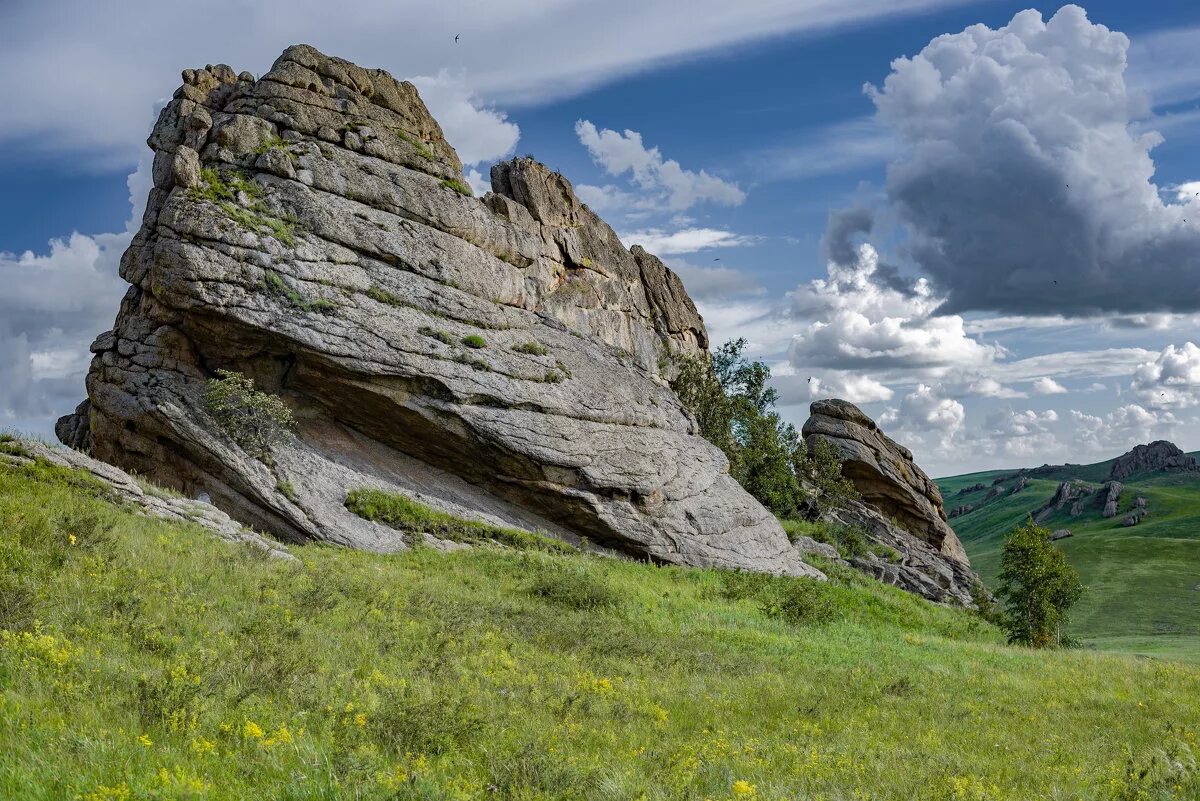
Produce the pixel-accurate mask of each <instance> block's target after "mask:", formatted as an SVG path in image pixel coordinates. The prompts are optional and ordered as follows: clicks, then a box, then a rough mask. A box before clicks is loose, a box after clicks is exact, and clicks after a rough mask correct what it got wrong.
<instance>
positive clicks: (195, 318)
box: [58, 45, 821, 577]
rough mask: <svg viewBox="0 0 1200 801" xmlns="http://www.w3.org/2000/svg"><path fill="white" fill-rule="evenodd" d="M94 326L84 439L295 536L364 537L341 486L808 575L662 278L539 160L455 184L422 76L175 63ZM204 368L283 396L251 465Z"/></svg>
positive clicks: (66, 426) (66, 422)
mask: <svg viewBox="0 0 1200 801" xmlns="http://www.w3.org/2000/svg"><path fill="white" fill-rule="evenodd" d="M148 143H149V145H150V147H151V148H152V149H153V150H154V151H155V158H154V170H153V177H154V188H153V189H152V190H151V192H150V196H149V199H148V202H147V206H146V214H145V217H144V221H143V225H142V227H141V230H139V231H138V233H137V235H136V236H135V238H134V240H133V243H132V244H131V246H130V248H129V250H128V251H127V252H126V253H125V254H124V257H123V258H122V262H121V275H122V277H124V278H125V280H126V281H128V282H129V283H130V284H131V286H130V289H129V291H128V292H127V294H126V295H125V298H124V300H123V301H122V303H121V308H120V311H119V313H118V314H117V319H116V324H115V326H114V328H113V330H112V331H108V332H105V333H103V334H101V335H100V336H99V337H97V339H96V341H95V342H94V343H93V345H92V351H93V353H94V354H95V356H94V358H93V361H92V365H91V369H90V371H89V374H88V378H87V387H88V399H87V400H86V401H85V402H84V403H83V404H81V406H80V407H79V409H77V410H76V413H75V414H73V415H68V416H67V417H65V418H64V419H62V420H61V421H60V423H59V426H58V433H59V436H60V438H61V439H62V440H63V441H64V442H65V443H67V444H69V445H72V446H74V447H78V448H86V449H90V451H91V453H92V454H93V455H94V456H96V457H98V458H100V459H102V460H104V461H106V462H109V463H112V464H115V465H119V466H121V467H124V468H127V469H130V470H136V471H138V472H139V473H142V474H144V475H147V476H150V477H151V478H153V479H154V480H155V481H157V482H159V483H161V484H164V485H167V486H170V487H172V488H175V489H177V490H179V491H181V492H183V493H185V494H187V495H188V496H191V497H196V496H198V495H200V494H204V495H206V496H209V497H211V498H212V500H213V502H214V503H215V504H216V505H217V506H218V507H220V508H222V509H224V510H225V511H227V512H228V513H229V514H230V515H232V516H233V517H234V518H236V519H238V520H240V521H241V522H243V523H245V524H247V525H250V526H253V527H255V528H257V529H259V530H262V531H266V532H270V533H272V534H275V535H276V536H278V537H280V538H282V539H285V540H291V541H304V540H320V541H326V542H332V543H337V544H342V545H348V546H353V547H359V548H367V549H373V550H380V551H388V550H395V549H401V548H405V547H408V544H409V538H408V536H407V535H406V534H404V533H401V532H398V531H395V530H393V529H391V528H388V527H386V526H384V525H380V524H377V523H374V522H371V521H368V520H364V519H362V518H360V517H357V516H355V515H354V514H352V513H351V512H350V511H349V510H348V509H347V508H346V505H345V502H346V498H347V493H348V492H349V491H350V490H353V489H355V488H359V487H370V488H377V489H383V490H388V491H391V492H397V493H401V494H404V495H408V496H410V497H413V498H416V499H418V500H420V501H421V502H423V503H426V504H428V505H430V506H433V507H435V508H437V509H441V510H444V511H447V512H450V513H452V514H456V515H459V516H462V517H468V518H472V519H482V520H486V521H490V522H495V523H499V524H503V525H506V526H513V527H518V528H524V529H528V530H536V531H542V532H545V533H547V534H549V535H551V536H555V537H560V538H562V539H565V540H568V541H571V542H581V541H582V539H583V538H586V540H587V541H588V542H589V543H591V544H592V545H593V546H594V547H600V548H607V549H612V550H614V551H617V552H620V553H625V554H629V555H633V556H636V557H640V558H649V559H653V560H656V561H661V562H668V563H676V564H685V565H720V566H725V567H736V568H746V569H752V570H761V571H769V572H774V573H785V574H793V575H809V576H814V577H820V576H821V573H820V571H818V570H817V569H815V568H813V567H810V566H809V565H807V564H806V563H805V562H804V561H803V560H802V557H801V554H800V553H799V552H798V551H797V550H796V549H795V547H793V546H792V544H791V543H790V542H789V541H788V539H787V537H786V535H785V534H784V532H783V530H782V528H781V527H780V525H779V523H778V521H776V520H775V519H774V518H773V517H772V516H771V515H770V514H769V513H768V512H767V511H766V510H765V509H764V508H763V507H762V506H761V505H760V504H759V503H758V502H757V501H755V500H754V499H753V498H752V497H751V496H750V495H749V494H748V493H746V492H745V491H744V490H743V489H742V488H741V487H740V486H739V485H738V484H737V482H736V481H735V480H734V479H733V478H732V477H731V476H730V475H729V472H728V464H727V461H726V459H725V457H724V455H723V454H722V453H721V452H720V451H719V450H718V449H717V448H715V447H714V446H712V445H711V444H710V443H708V442H707V441H705V440H704V439H703V438H702V437H700V436H699V435H698V433H697V427H696V423H695V421H694V420H693V419H692V418H691V417H690V415H689V414H688V413H687V412H686V411H685V410H684V409H683V408H682V406H681V405H680V402H679V400H678V398H677V397H676V396H675V394H674V392H673V391H672V390H671V389H670V387H669V386H668V379H669V378H670V377H671V375H672V370H673V367H672V357H673V356H674V355H676V354H700V353H702V352H703V351H704V350H705V349H706V348H707V345H708V335H707V333H706V331H705V328H704V323H703V321H702V320H701V318H700V316H699V314H697V312H696V309H695V306H694V305H693V303H692V301H691V300H690V299H689V297H688V295H687V292H686V291H685V290H684V287H683V284H682V282H681V281H680V280H679V278H678V276H676V275H675V274H674V273H673V272H671V271H670V270H669V269H667V267H666V266H665V265H663V263H662V262H661V261H659V260H658V259H657V258H655V257H654V256H653V255H651V254H650V253H647V252H646V251H644V250H643V249H641V248H640V247H634V248H632V249H627V248H625V247H624V246H623V245H622V244H621V242H620V240H619V239H618V238H617V236H616V234H615V233H614V232H613V230H612V229H611V228H610V227H609V226H608V225H606V224H605V223H604V222H603V221H602V220H600V219H599V218H598V217H597V216H596V215H595V214H594V213H592V211H591V210H590V209H588V207H587V206H585V205H583V204H582V203H580V202H579V200H578V199H577V198H576V196H575V194H574V191H573V189H572V187H571V184H570V183H569V182H568V181H567V180H566V179H565V178H563V177H562V176H561V175H558V174H556V173H553V172H551V171H550V170H548V169H547V168H546V167H544V166H543V165H541V164H539V163H538V162H536V161H533V160H532V159H515V160H512V161H510V162H507V163H504V164H500V165H497V166H496V167H495V168H494V169H493V170H492V175H491V178H492V190H493V191H492V192H491V193H489V194H487V195H486V196H485V197H484V198H482V199H479V198H475V197H472V196H471V191H470V189H469V188H468V187H467V185H466V182H465V179H464V176H463V174H462V165H461V163H460V161H459V159H458V156H457V155H456V154H455V152H454V149H453V148H452V147H451V146H450V145H449V144H448V143H447V142H446V140H445V138H444V137H443V135H442V131H441V129H440V127H439V126H438V124H437V122H436V121H435V120H434V119H433V118H432V117H431V116H430V115H429V113H428V111H427V110H426V108H425V105H424V104H423V103H422V102H421V99H420V97H419V96H418V94H417V91H416V89H415V88H414V87H413V86H412V85H411V84H408V83H406V82H401V81H397V80H395V79H393V78H392V77H391V76H389V75H388V74H387V73H386V72H383V71H381V70H368V69H363V68H360V67H358V66H355V65H354V64H351V63H349V62H346V61H343V60H340V59H336V58H331V57H328V56H325V55H323V54H322V53H319V52H318V51H316V50H315V49H313V48H311V47H308V46H303V45H300V46H294V47H290V48H288V49H287V50H286V51H285V52H284V53H283V55H282V56H280V58H279V59H278V60H277V61H276V62H275V64H274V65H273V66H272V68H271V70H270V71H269V72H268V73H267V74H266V75H264V76H262V77H261V78H260V79H257V80H256V79H255V78H254V76H252V75H250V74H249V73H241V74H238V73H236V72H235V71H234V70H232V69H231V68H229V67H227V66H224V65H216V66H209V67H206V68H204V69H198V70H186V71H185V72H184V73H183V85H182V86H181V87H180V88H179V90H178V91H177V92H176V93H175V96H174V99H173V100H171V102H170V103H168V104H167V106H166V107H165V108H164V109H163V111H162V113H161V114H160V116H159V120H158V123H157V124H156V125H155V127H154V130H153V132H152V133H151V135H150V138H149V140H148ZM218 369H227V370H233V371H237V372H240V373H243V374H244V375H246V376H249V377H251V378H252V379H254V381H255V382H256V384H257V386H258V387H259V388H261V389H263V390H265V391H267V392H271V393H274V394H277V395H279V396H281V397H282V398H283V399H284V401H285V402H286V403H287V405H288V406H289V407H290V408H291V410H292V411H293V413H294V415H295V417H296V419H297V421H298V427H297V431H296V435H295V436H294V437H293V438H292V439H291V440H290V441H289V442H288V443H287V444H285V445H283V446H280V447H277V448H275V449H274V451H273V452H272V453H271V458H270V459H269V460H266V461H260V460H259V459H256V458H253V457H252V456H251V455H250V454H248V453H246V452H245V451H243V450H242V448H240V447H239V445H238V444H237V443H236V442H235V441H233V440H232V439H231V437H230V436H229V435H228V434H227V433H226V432H225V431H223V430H222V429H221V427H220V426H219V425H218V424H217V423H216V421H215V420H214V419H213V418H212V417H211V416H210V415H209V414H208V412H207V410H206V407H205V405H204V402H203V393H204V390H205V387H206V382H207V381H208V379H210V378H211V377H213V375H214V373H215V372H216V371H217V370H218Z"/></svg>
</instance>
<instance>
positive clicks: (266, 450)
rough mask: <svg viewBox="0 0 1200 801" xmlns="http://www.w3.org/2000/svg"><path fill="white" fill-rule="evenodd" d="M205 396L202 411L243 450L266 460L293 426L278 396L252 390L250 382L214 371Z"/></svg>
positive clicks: (231, 374) (293, 422) (289, 411)
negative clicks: (213, 376)
mask: <svg viewBox="0 0 1200 801" xmlns="http://www.w3.org/2000/svg"><path fill="white" fill-rule="evenodd" d="M217 376H218V377H217V378H212V379H209V381H208V387H207V389H206V391H205V393H204V408H205V409H206V410H207V411H208V413H209V414H210V415H212V416H213V419H215V420H216V421H217V424H218V425H220V426H221V428H222V429H223V430H224V431H225V433H226V434H228V435H229V436H230V437H231V438H232V439H233V441H234V442H236V443H237V444H238V445H239V446H241V448H242V450H244V451H246V453H248V454H250V455H251V456H253V457H255V458H256V459H266V458H268V457H269V456H270V454H271V448H272V447H274V446H276V445H278V444H280V443H282V442H283V441H284V440H285V439H286V438H287V433H288V431H289V430H291V429H292V428H294V427H295V420H294V419H293V418H292V411H291V409H289V408H288V407H287V406H285V405H284V403H283V400H282V399H281V398H280V397H279V396H278V395H272V394H271V393H269V392H261V391H259V390H257V389H255V388H254V381H253V379H250V378H247V377H246V376H244V375H242V374H241V373H238V372H233V371H231V370H217Z"/></svg>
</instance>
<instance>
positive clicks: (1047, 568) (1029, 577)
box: [996, 519, 1083, 648]
mask: <svg viewBox="0 0 1200 801" xmlns="http://www.w3.org/2000/svg"><path fill="white" fill-rule="evenodd" d="M996 594H997V596H999V597H1000V598H1001V599H1003V601H1004V607H1005V615H1004V627H1005V628H1006V629H1007V630H1008V641H1009V642H1011V643H1020V644H1022V645H1031V646H1033V647H1034V648H1047V647H1054V646H1059V645H1061V644H1062V640H1063V628H1064V627H1065V626H1066V623H1067V612H1068V611H1069V610H1070V608H1071V606H1073V605H1074V604H1075V602H1076V601H1078V600H1079V598H1080V596H1081V595H1083V585H1082V584H1081V583H1080V581H1079V574H1078V573H1076V572H1075V569H1074V568H1072V567H1071V566H1070V565H1068V564H1067V559H1066V557H1065V556H1064V555H1063V552H1062V551H1061V550H1059V549H1058V548H1056V547H1055V546H1054V545H1053V544H1051V542H1050V530H1049V529H1047V528H1043V527H1042V526H1039V525H1038V524H1036V523H1034V522H1033V520H1032V519H1029V520H1027V521H1026V522H1025V525H1023V526H1020V527H1019V528H1017V529H1015V530H1014V531H1013V533H1012V534H1011V535H1010V536H1009V538H1008V539H1007V540H1006V541H1005V543H1004V550H1003V552H1002V553H1001V555H1000V584H999V589H998V590H997V593H996Z"/></svg>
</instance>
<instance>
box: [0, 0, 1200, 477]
mask: <svg viewBox="0 0 1200 801" xmlns="http://www.w3.org/2000/svg"><path fill="white" fill-rule="evenodd" d="M68 5H70V4H69V3H68ZM75 5H76V6H77V8H76V9H75V12H74V13H67V14H63V13H61V11H62V10H61V9H59V10H58V11H56V12H54V13H53V14H52V13H51V12H50V11H48V10H47V9H46V8H45V7H44V4H37V3H26V2H21V1H20V0H18V2H15V3H8V4H6V5H5V6H4V8H3V9H0V68H3V69H4V70H5V73H6V74H7V75H9V76H11V77H10V80H9V81H8V82H7V84H8V85H7V86H6V87H4V88H0V108H5V109H6V111H5V112H4V113H3V114H0V186H2V187H4V189H3V191H2V192H0V287H4V288H3V289H0V427H16V428H21V429H25V430H33V431H37V432H40V433H49V432H50V431H52V427H53V420H54V418H55V417H57V416H58V415H60V414H63V413H65V412H67V411H69V410H70V408H71V407H72V406H73V405H74V403H75V402H77V401H78V400H79V399H82V397H83V394H84V390H83V385H82V376H83V372H84V370H85V368H86V364H87V353H86V346H87V344H88V342H89V341H90V340H91V338H92V337H93V336H94V335H95V334H97V333H99V332H100V331H102V330H104V329H106V328H108V327H109V326H111V321H112V317H113V316H114V314H115V311H116V303H117V302H118V300H119V298H120V295H121V294H122V293H123V291H124V286H123V284H122V283H121V282H120V281H119V279H117V278H116V277H115V270H116V261H117V258H118V257H119V255H120V251H121V249H123V247H124V245H125V243H126V242H127V240H128V236H129V233H130V231H131V230H133V229H135V228H136V215H137V206H138V204H140V202H141V200H142V199H143V198H144V194H145V190H146V188H147V184H148V182H147V180H146V173H145V169H146V167H147V165H145V164H144V163H143V164H142V171H141V172H140V173H138V172H137V169H138V166H139V158H140V157H141V156H143V155H144V154H145V153H148V151H147V150H146V148H145V147H144V138H145V134H146V132H147V131H148V129H149V126H150V124H151V122H152V120H153V115H154V109H155V106H156V103H159V102H161V100H162V99H163V98H165V97H168V96H169V95H170V92H171V91H172V90H173V89H174V87H175V85H176V84H177V83H178V73H179V71H180V70H181V69H183V68H185V67H189V66H200V65H203V64H204V63H216V62H219V61H225V62H228V63H230V64H232V65H233V66H234V68H235V69H238V70H241V69H249V70H250V71H252V72H255V73H257V74H261V73H262V72H264V71H265V70H266V69H267V67H268V66H269V64H270V62H271V61H272V60H273V59H274V57H275V56H276V55H278V53H279V51H281V50H282V49H283V47H284V46H286V45H287V44H289V43H291V42H295V41H305V42H309V43H311V44H313V45H315V46H317V47H318V48H320V49H322V50H324V51H326V52H329V53H332V54H336V55H340V56H343V57H345V58H349V59H351V60H354V61H356V62H358V63H361V64H364V65H369V66H381V67H384V68H386V69H388V70H389V71H391V72H392V73H393V74H395V75H398V76H407V77H411V78H413V79H414V80H415V81H416V82H417V84H418V86H419V87H420V88H421V90H422V94H423V96H425V97H426V99H427V102H428V103H429V105H430V107H431V109H432V110H433V111H434V113H435V115H436V116H438V118H439V119H440V120H441V121H442V123H443V127H445V129H446V132H447V136H448V137H449V138H450V141H451V143H452V144H454V145H455V146H456V147H457V148H458V149H459V151H460V154H462V155H463V157H464V161H467V162H474V163H472V164H471V165H469V166H470V168H471V170H473V171H474V172H475V173H476V174H475V175H473V177H474V178H475V183H476V185H479V184H480V176H482V175H486V173H487V166H488V165H489V164H490V163H491V162H492V161H494V160H496V159H498V158H501V157H503V156H505V155H508V154H511V153H513V152H516V153H527V152H530V153H533V154H535V155H536V156H537V157H538V158H539V159H540V160H542V161H544V162H546V163H547V164H549V165H550V166H551V167H553V168H555V169H558V170H560V171H561V172H563V173H564V174H565V175H566V176H567V177H568V178H569V179H571V181H572V182H573V183H574V184H575V185H576V187H577V189H578V191H579V192H580V194H581V195H582V196H584V197H585V199H587V200H588V201H589V202H591V203H592V205H593V206H594V207H595V208H597V210H598V211H599V212H600V213H601V214H602V216H604V217H605V219H607V220H608V221H609V222H610V223H611V224H612V225H613V227H614V228H616V229H617V231H618V232H619V233H621V234H622V236H623V237H625V238H626V240H627V243H628V244H633V243H634V242H639V241H640V242H642V243H643V244H646V245H647V247H648V248H649V249H651V250H655V251H657V252H659V253H660V255H662V256H663V257H664V259H666V260H667V261H668V263H670V264H672V265H673V266H674V267H676V269H677V270H678V271H679V272H680V273H681V275H683V277H684V280H685V283H686V284H687V285H688V287H689V290H690V291H691V292H692V294H693V296H694V297H695V298H696V299H697V301H698V303H699V305H700V307H701V310H702V312H703V313H704V314H705V318H706V320H707V321H708V323H709V326H710V329H711V332H712V333H713V335H714V337H715V338H716V339H717V340H718V341H720V340H721V339H724V338H729V337H733V336H745V337H747V338H748V340H749V341H750V348H751V352H752V354H753V355H754V356H755V357H757V358H762V359H763V360H765V361H767V362H768V363H770V364H771V365H772V367H773V369H774V371H775V372H776V374H777V376H778V386H779V388H780V391H781V396H782V398H783V402H784V412H785V414H786V415H787V416H788V417H789V418H790V419H793V420H794V421H795V422H797V423H801V422H803V420H804V418H805V417H806V408H807V403H808V402H809V401H810V400H811V399H813V398H814V397H819V396H828V395H838V396H843V397H848V398H849V399H851V400H854V401H856V402H859V403H860V404H861V405H862V406H863V407H864V408H865V409H866V410H867V411H868V413H870V414H872V415H873V416H875V417H876V418H877V419H880V420H881V421H882V422H883V424H884V426H885V428H886V430H888V431H889V432H890V433H892V434H893V435H894V436H895V438H897V439H898V440H900V441H902V442H904V443H905V444H908V445H910V446H911V447H912V449H913V450H914V452H915V453H916V455H917V457H918V460H919V461H920V462H921V463H922V464H923V465H924V466H926V468H927V469H928V470H929V471H930V472H932V473H938V474H947V473H954V472H963V471H966V470H973V469H982V468H987V467H1000V466H1013V465H1025V464H1034V463H1037V464H1040V463H1042V462H1045V461H1051V462H1054V461H1064V460H1071V461H1089V460H1093V459H1096V458H1105V457H1107V456H1110V455H1115V454H1116V453H1119V452H1121V451H1123V450H1126V449H1127V448H1128V447H1131V446H1132V445H1133V444H1136V443H1137V442H1142V441H1147V440H1149V439H1152V438H1169V439H1173V440H1174V441H1176V442H1177V443H1178V444H1180V445H1182V446H1183V447H1185V448H1187V449H1195V448H1200V433H1197V432H1200V429H1198V428H1197V427H1196V423H1197V422H1200V421H1198V420H1197V409H1198V408H1200V349H1197V348H1196V347H1195V346H1194V345H1191V344H1190V343H1192V342H1195V341H1196V340H1197V339H1198V334H1197V331H1196V321H1197V319H1200V318H1197V316H1196V313H1197V312H1200V294H1198V287H1200V275H1198V266H1200V262H1198V261H1197V259H1198V258H1200V201H1197V203H1196V204H1191V203H1188V202H1186V201H1187V199H1188V198H1189V197H1191V196H1195V197H1198V198H1200V195H1196V194H1195V192H1193V191H1191V190H1190V189H1189V188H1188V187H1186V186H1185V185H1186V184H1188V182H1191V181H1198V180H1200V165H1197V164H1196V163H1195V159H1194V155H1193V154H1194V153H1195V152H1196V145H1197V143H1198V139H1200V63H1197V62H1195V59H1194V58H1193V57H1192V56H1193V54H1194V53H1195V52H1196V48H1197V46H1200V7H1197V6H1196V5H1195V4H1194V3H1192V2H1175V1H1174V0H1158V1H1157V2H1153V3H1138V4H1131V3H1128V2H1115V0H1109V1H1108V2H1093V3H1086V4H1083V7H1082V8H1074V9H1064V10H1063V11H1062V12H1059V8H1060V4H1051V5H1038V6H1033V8H1036V9H1037V11H1039V12H1040V14H1041V16H1040V17H1039V16H1037V15H1032V16H1031V15H1029V14H1021V12H1023V11H1024V10H1025V9H1028V8H1030V7H1031V6H1030V4H1028V3H1009V2H943V1H942V0H904V1H903V2H894V1H892V0H889V2H883V1H882V0H861V2H857V3H832V2H828V1H827V0H824V1H823V0H797V1H796V2H793V3H783V4H780V3H745V4H724V3H716V2H711V3H710V2H707V0H705V1H704V2H697V3H689V4H681V3H666V2H642V3H633V2H616V3H604V4H600V3H579V2H566V1H565V0H564V1H563V2H550V3H544V2H543V3H537V2H532V0H512V1H511V2H507V3H505V2H493V3H486V4H484V3H467V2H464V3H451V4H441V5H440V6H438V7H434V8H427V7H426V6H428V4H415V3H405V2H390V3H384V2H377V3H369V2H368V3H361V4H352V5H350V6H349V7H348V9H345V10H339V13H338V14H336V15H333V16H329V11H328V9H326V8H325V7H324V6H325V4H322V3H317V2H315V0H313V2H299V3H291V4H288V6H287V8H288V13H287V14H286V15H284V16H282V17H281V16H280V14H272V13H271V12H270V9H269V7H270V6H271V3H263V4H260V5H259V6H256V9H257V10H256V11H251V10H249V8H248V7H246V6H244V5H242V4H238V3H230V4H228V5H229V9H227V10H228V11H230V12H231V13H232V12H235V11H236V13H237V16H236V17H232V16H230V14H221V13H218V12H219V9H217V8H216V7H215V6H214V7H212V8H207V7H206V11H205V14H203V15H199V12H197V11H194V10H184V9H179V8H164V7H162V6H164V5H170V4H158V3H151V2H148V0H146V1H145V2H142V0H139V1H138V2H131V3H128V4H123V6H122V8H121V9H120V10H119V11H118V10H111V9H110V10H105V9H97V8H95V7H94V6H93V5H91V4H86V3H77V4H75ZM217 5H218V6H219V5H221V4H219V3H218V4H217ZM730 5H737V8H736V9H730V8H727V7H726V6H730ZM1084 9H1086V17H1084ZM1056 12H1058V16H1057V17H1056V16H1055V14H1056ZM235 18H236V19H237V20H238V22H237V23H234V22H232V21H231V20H232V19H235ZM976 25H982V26H986V27H984V28H974V29H971V30H972V31H973V32H968V33H964V31H966V30H967V29H968V28H969V27H970V26H976ZM1099 26H1105V27H1104V28H1100V27H1099ZM1002 29H1003V30H1002ZM1117 32H1120V33H1122V34H1124V35H1125V36H1127V37H1128V38H1127V39H1125V38H1124V37H1122V36H1120V35H1118V34H1117ZM455 33H461V34H462V37H461V41H460V43H459V44H458V45H454V44H453V42H452V39H453V36H454V34H455ZM943 35H949V38H948V39H944V40H941V42H942V43H941V44H938V45H931V42H934V40H935V39H936V38H937V37H939V36H943ZM923 51H924V55H923V56H919V55H918V54H922V52H923ZM901 57H907V58H909V59H913V58H914V57H916V58H915V60H913V61H909V62H907V63H906V64H902V65H901V66H900V67H898V68H897V67H893V60H895V59H898V58H901ZM939 70H940V72H938V71H939ZM931 75H940V81H934V82H933V83H931V82H930V81H931V78H930V76H931ZM885 82H886V83H885ZM865 84H871V85H872V86H874V87H876V88H877V91H876V92H875V93H874V94H873V95H872V94H870V93H868V92H866V91H864V85H865ZM1014 131H1015V132H1014ZM1153 132H1157V135H1156V134H1154V133H1153ZM1147 137H1153V139H1148V138H1147ZM1072 184H1074V188H1072ZM1195 190H1196V191H1200V186H1197V187H1196V188H1195ZM131 200H132V202H133V207H134V208H133V210H132V211H131ZM1192 205H1196V206H1197V208H1195V218H1196V219H1195V221H1194V222H1195V223H1196V226H1195V227H1194V228H1193V227H1192V223H1190V222H1188V214H1189V209H1190V208H1191V207H1192ZM131 215H132V216H131ZM52 240H58V244H57V245H52V244H51V241H52ZM705 243H707V245H708V246H704V245H705ZM1060 287H1061V288H1060ZM809 379H812V380H809Z"/></svg>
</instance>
